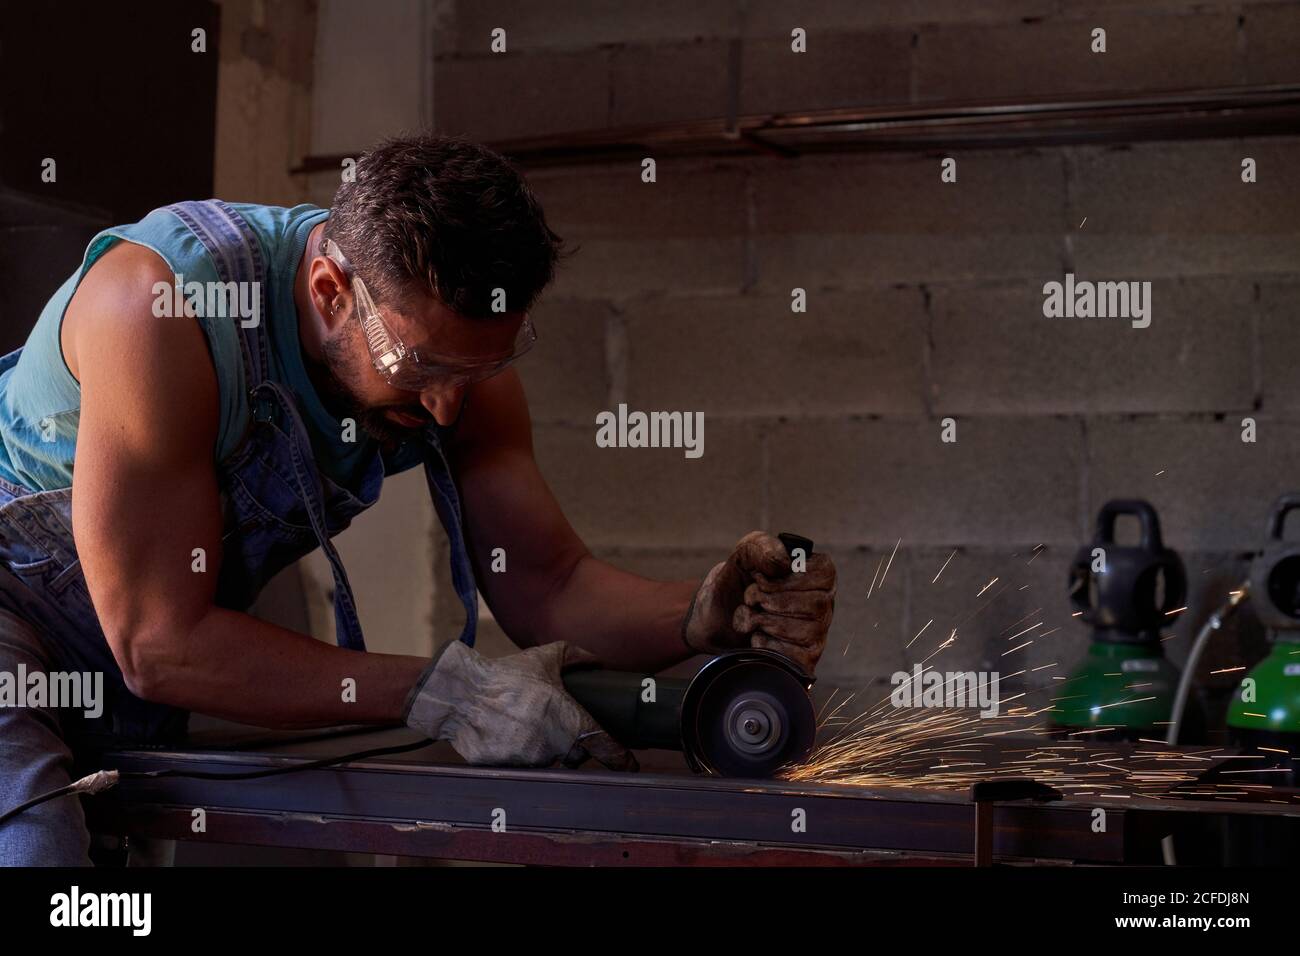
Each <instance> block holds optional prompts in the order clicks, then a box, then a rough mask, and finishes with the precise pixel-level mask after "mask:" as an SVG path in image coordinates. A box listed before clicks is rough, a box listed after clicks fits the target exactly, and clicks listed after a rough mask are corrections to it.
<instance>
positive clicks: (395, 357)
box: [324, 239, 537, 392]
mask: <svg viewBox="0 0 1300 956" xmlns="http://www.w3.org/2000/svg"><path fill="white" fill-rule="evenodd" d="M324 252H325V255H326V256H328V257H329V258H331V259H333V260H334V261H335V262H336V263H337V264H338V266H339V268H340V269H342V270H343V272H344V274H345V275H347V276H348V278H349V279H350V280H351V282H352V293H353V295H355V296H356V300H357V317H358V319H359V320H360V322H361V330H362V332H363V333H364V334H365V336H366V345H367V346H368V347H369V349H370V361H371V363H372V364H373V365H374V366H375V371H376V372H378V373H379V374H380V375H382V376H383V377H384V378H385V379H386V380H387V382H388V384H390V385H392V386H393V388H398V389H401V390H402V391H410V392H423V391H424V390H426V389H428V388H433V387H450V388H459V387H464V386H467V385H473V384H474V383H475V382H481V381H483V380H484V379H487V378H491V377H492V376H493V375H496V374H497V373H499V372H501V371H502V370H503V369H505V368H506V367H507V366H508V365H510V363H511V362H513V361H515V359H517V358H519V356H521V355H523V354H524V353H525V352H527V351H528V350H529V349H531V348H532V347H533V345H534V344H535V343H536V342H537V330H536V329H535V328H533V323H532V321H531V320H529V319H528V317H527V316H525V317H524V321H523V324H522V325H520V327H519V334H518V335H517V336H516V337H515V344H514V347H513V348H512V349H511V351H510V354H508V355H505V356H502V357H500V358H496V359H488V360H485V361H482V362H471V363H466V362H464V361H463V360H462V361H457V360H456V359H453V358H450V357H448V356H439V355H436V354H433V353H430V352H419V351H417V350H416V349H413V348H410V347H408V346H407V345H406V344H405V343H404V342H403V341H402V340H401V339H400V338H399V337H398V336H397V335H396V334H394V333H393V331H392V330H391V329H390V328H389V327H388V325H387V323H385V322H384V320H383V317H382V316H381V315H380V314H379V309H378V308H376V306H375V300H374V299H373V298H372V297H371V295H370V290H369V289H367V288H366V283H365V281H364V280H363V279H362V278H361V277H360V276H358V275H357V274H356V271H355V270H354V269H353V268H352V263H350V262H348V259H347V256H345V255H344V254H343V250H342V249H340V248H339V245H338V243H337V242H335V241H334V240H332V239H326V240H325V245H324Z"/></svg>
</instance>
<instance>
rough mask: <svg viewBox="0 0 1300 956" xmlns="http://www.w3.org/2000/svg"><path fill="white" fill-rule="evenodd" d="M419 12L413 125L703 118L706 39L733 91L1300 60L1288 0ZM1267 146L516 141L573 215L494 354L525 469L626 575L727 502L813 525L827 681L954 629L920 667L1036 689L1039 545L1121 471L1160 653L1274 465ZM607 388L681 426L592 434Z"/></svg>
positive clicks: (714, 527)
mask: <svg viewBox="0 0 1300 956" xmlns="http://www.w3.org/2000/svg"><path fill="white" fill-rule="evenodd" d="M440 9H441V20H440V22H441V23H442V24H443V29H442V30H441V31H440V32H439V34H438V36H437V37H436V45H437V49H438V58H437V61H436V69H435V125H436V127H437V128H438V129H440V130H441V131H444V132H448V133H459V134H464V135H469V136H473V137H477V138H480V139H484V140H488V141H491V140H493V139H509V138H513V137H517V136H525V135H533V134H541V133H558V132H564V131H566V130H575V129H589V128H595V127H602V126H619V125H625V124H637V123H645V122H667V121H672V120H682V119H692V118H702V117H718V116H721V115H723V114H724V112H725V104H726V102H727V97H728V95H730V94H729V91H728V84H729V79H728V76H729V74H728V69H729V63H731V62H734V59H733V58H734V57H735V56H736V55H737V50H739V57H740V59H739V62H740V70H741V72H740V86H739V97H740V111H741V112H742V113H746V112H767V111H780V110H795V109H817V108H823V107H832V106H848V105H854V106H860V105H870V104H873V103H909V102H911V103H928V102H936V101H940V100H946V99H960V100H964V101H966V100H996V99H1002V98H1023V97H1025V96H1028V95H1034V96H1049V95H1054V94H1056V95H1065V94H1091V93H1099V94H1100V93H1108V92H1119V91H1124V90H1130V89H1137V90H1147V91H1150V90H1160V89H1179V88H1195V87H1210V86H1231V85H1234V84H1243V83H1264V82H1272V83H1278V82H1295V81H1296V80H1297V79H1300V76H1298V75H1297V74H1300V59H1297V58H1296V57H1295V56H1294V52H1295V50H1296V49H1297V45H1296V42H1295V41H1296V39H1297V36H1300V4H1298V3H1254V2H1234V3H1213V2H1192V0H1187V2H1180V0H1168V2H1164V0H1160V2H1148V3H1141V4H1138V3H1128V2H1120V0H1114V2H1107V0H1090V2H1073V0H1071V2H1065V0H987V2H956V0H932V2H922V0H884V2H873V3H855V2H848V0H843V2H836V0H820V2H806V3H798V2H794V3H778V2H775V0H773V2H765V0H750V2H746V3H739V2H737V3H729V2H722V3H702V4H697V3H686V2H681V3H673V2H670V3H667V4H657V5H655V7H654V9H653V11H651V10H648V9H645V8H642V7H639V6H628V5H622V4H614V3H599V2H594V0H592V2H579V0H570V2H565V3H551V4H538V5H535V4H523V3H508V2H490V0H488V2H483V0H480V2H474V3H468V2H466V3H446V4H442V5H441V7H440ZM792 26H803V27H804V28H806V29H807V30H808V35H809V49H810V51H812V50H814V49H815V50H816V56H814V55H813V54H812V52H810V53H809V54H806V55H805V57H806V58H805V59H803V60H800V59H798V58H797V57H796V56H794V55H793V54H791V53H790V52H789V39H788V37H789V31H790V29H791V27H792ZM1093 26H1104V27H1105V28H1106V29H1107V32H1108V50H1109V52H1108V53H1107V54H1105V55H1104V56H1094V55H1093V54H1091V53H1089V51H1088V35H1089V31H1090V30H1091V29H1092V27H1093ZM496 27H501V28H503V29H505V30H506V31H507V42H508V50H509V52H507V53H505V54H498V55H494V54H491V53H489V52H488V43H489V39H490V37H489V34H490V31H491V30H492V29H493V28H496ZM946 155H951V156H953V157H955V158H956V159H957V163H958V181H957V182H956V183H943V182H941V181H940V160H941V158H942V157H943V156H946ZM1244 157H1252V158H1254V159H1255V160H1256V161H1257V164H1258V169H1259V178H1258V182H1256V183H1253V184H1245V183H1243V182H1242V180H1241V161H1242V159H1243V158H1244ZM1298 171H1300V137H1278V138H1266V139H1265V138H1261V139H1250V140H1215V141H1191V142H1186V141H1184V142H1161V143H1140V144H1132V145H1121V146H1076V147H1052V148H1035V149H1007V150H993V149H963V150H956V151H952V150H936V151H933V152H909V153H902V154H896V155H893V154H891V155H883V154H871V155H864V154H857V155H853V154H838V155H822V156H816V157H812V156H808V157H803V158H793V159H786V158H780V157H774V156H762V157H758V158H752V159H749V158H746V159H728V160H708V159H698V158H697V159H670V158H659V159H658V180H657V182H655V183H644V182H642V181H641V178H640V166H639V162H638V161H628V162H625V163H613V164H607V165H602V166H597V167H592V166H587V165H584V166H581V167H574V168H547V169H540V170H537V171H534V172H532V173H531V174H530V177H529V178H530V181H531V183H532V184H533V187H534V189H535V190H536V192H537V193H538V195H539V197H540V198H541V201H542V203H543V205H544V206H545V208H546V210H547V214H548V217H549V220H550V224H551V225H552V227H553V228H554V229H555V230H556V231H557V232H559V233H560V234H561V235H563V236H564V237H565V238H566V239H567V240H569V241H570V242H571V243H573V244H575V245H578V246H580V247H581V249H580V251H579V252H578V254H577V255H576V256H575V257H574V258H573V259H571V260H569V261H568V262H567V263H566V264H565V265H564V267H563V268H562V271H561V274H560V277H559V279H558V281H557V283H556V285H555V287H554V288H553V289H552V290H551V291H550V293H549V294H548V295H547V296H546V297H545V299H544V301H543V302H542V303H541V305H540V306H539V307H538V309H537V310H536V313H535V316H534V317H535V320H536V323H537V326H538V328H539V330H540V335H541V339H540V343H539V347H538V348H537V349H536V350H535V351H534V353H533V354H532V355H530V356H529V357H528V358H527V359H526V360H525V361H524V362H523V363H521V366H520V371H521V374H522V375H523V377H524V380H525V383H526V385H527V388H528V392H529V395H530V399H531V406H532V414H533V418H534V432H535V440H536V446H537V454H538V458H539V460H540V463H541V466H542V469H543V471H544V473H545V474H546V475H547V477H548V479H549V480H550V482H551V484H552V487H553V488H554V490H555V492H556V494H557V495H558V496H559V498H560V500H561V502H562V504H563V505H564V507H565V509H566V511H567V513H568V514H569V517H570V519H571V520H572V521H573V523H574V525H575V526H576V527H577V529H578V530H579V532H580V533H581V534H582V535H583V536H584V538H585V539H586V540H587V542H588V544H589V545H590V546H591V547H592V548H593V550H595V551H596V552H597V553H598V554H600V555H602V556H605V557H608V558H609V559H610V560H613V561H615V562H616V563H619V564H621V565H623V566H626V567H629V568H630V569H632V570H636V571H639V572H641V573H646V574H651V575H654V576H659V577H694V576H699V575H702V574H703V573H704V572H705V571H706V570H707V569H708V567H709V566H711V565H712V564H713V563H714V562H715V561H717V560H719V559H721V558H722V557H723V556H724V555H725V554H726V553H727V550H728V548H729V547H730V546H731V545H732V544H733V543H734V541H735V540H736V539H737V538H738V537H740V536H741V535H742V534H744V533H745V532H746V531H748V530H750V529H751V528H755V527H761V528H769V529H772V530H787V529H788V530H793V531H799V532H801V533H804V534H807V535H810V536H812V537H813V538H815V539H816V540H817V541H818V542H819V544H820V546H821V547H823V548H824V549H825V550H827V551H829V552H830V553H831V554H832V555H834V557H835V558H836V560H837V562H838V564H839V567H840V595H839V600H838V604H837V612H836V621H835V625H834V628H833V631H832V636H831V641H830V646H829V648H828V651H827V654H826V657H825V659H824V661H823V665H822V667H821V669H820V674H821V679H822V685H823V686H825V687H828V688H829V687H833V686H839V687H842V688H844V689H846V690H848V689H852V690H862V689H863V688H866V687H868V685H871V684H872V683H879V682H880V681H882V680H887V678H888V675H889V674H890V673H892V672H893V671H895V670H901V669H907V668H910V666H911V665H912V664H913V663H916V662H918V661H920V660H922V659H924V657H925V656H926V655H928V654H929V653H930V652H931V651H933V650H934V649H935V648H936V647H937V646H938V645H939V644H941V643H942V642H943V641H944V640H946V639H947V638H948V637H949V636H950V634H951V632H952V631H953V630H954V629H956V631H957V639H956V641H955V642H954V643H953V644H952V646H951V647H950V648H948V649H947V650H945V651H944V652H943V655H942V656H941V657H938V658H935V659H934V661H933V663H936V664H939V663H945V662H946V663H950V664H951V665H952V666H951V667H945V669H959V668H964V667H977V668H978V669H987V670H999V671H1001V672H1002V673H1003V674H1004V675H1005V674H1011V673H1016V672H1021V671H1023V672H1024V673H1022V674H1020V675H1019V676H1018V677H1016V680H1018V681H1020V682H1021V684H1023V686H1025V687H1029V688H1044V687H1048V686H1050V682H1051V677H1052V676H1053V675H1063V673H1064V671H1065V670H1066V669H1068V667H1069V666H1070V665H1071V664H1072V662H1073V661H1074V659H1075V658H1076V657H1077V656H1078V655H1079V654H1081V653H1082V651H1083V649H1084V646H1085V643H1086V638H1087V635H1086V633H1085V629H1084V628H1083V627H1082V626H1081V625H1079V624H1078V622H1077V621H1075V620H1074V619H1073V618H1072V617H1071V616H1070V608H1069V605H1068V602H1067V598H1066V591H1065V579H1066V569H1067V567H1068V564H1069V561H1070V559H1071V557H1072V555H1073V553H1074V551H1075V550H1076V549H1077V548H1078V547H1079V546H1080V545H1081V544H1083V543H1084V542H1085V541H1087V540H1088V539H1090V537H1091V534H1092V528H1093V522H1094V518H1095V514H1096V511H1097V509H1098V508H1099V507H1100V506H1101V505H1102V504H1103V503H1104V502H1105V501H1107V500H1108V499H1110V498H1112V497H1119V496H1124V497H1132V496H1140V497H1145V498H1148V499H1149V500H1151V501H1152V502H1153V503H1154V504H1155V505H1156V507H1157V509H1158V510H1159V512H1160V515H1161V518H1162V520H1163V523H1164V529H1165V536H1166V539H1167V541H1168V542H1170V543H1171V544H1172V545H1173V546H1174V547H1176V548H1178V549H1180V551H1181V552H1182V553H1183V555H1184V560H1185V562H1186V564H1187V568H1188V576H1189V579H1190V586H1191V589H1192V594H1191V596H1190V599H1189V602H1188V603H1189V611H1188V612H1187V613H1185V614H1184V615H1182V616H1181V617H1180V618H1178V619H1177V622H1176V625H1175V627H1174V628H1173V633H1174V637H1173V638H1172V639H1171V640H1170V641H1169V642H1168V643H1167V644H1166V646H1167V647H1168V648H1169V650H1170V652H1171V654H1172V656H1173V657H1174V658H1175V659H1180V658H1181V657H1182V656H1183V655H1184V654H1185V652H1186V646H1187V644H1188V642H1189V633H1190V631H1191V630H1192V629H1193V628H1194V627H1195V626H1197V625H1198V624H1199V623H1200V622H1201V621H1202V620H1204V618H1205V616H1207V615H1208V613H1209V612H1210V611H1211V610H1212V609H1213V607H1215V606H1216V605H1217V604H1218V603H1219V602H1220V600H1222V599H1223V598H1226V592H1227V590H1228V589H1229V588H1231V587H1232V586H1234V584H1235V582H1236V580H1237V575H1238V574H1239V572H1240V565H1239V562H1237V561H1236V558H1235V556H1236V554H1237V552H1239V551H1241V550H1243V549H1247V548H1250V547H1252V546H1253V545H1255V544H1256V542H1257V540H1258V537H1259V535H1260V533H1261V530H1262V527H1263V522H1264V517H1265V512H1266V509H1267V507H1268V505H1269V503H1270V502H1271V500H1272V499H1273V497H1274V496H1275V495H1277V494H1279V493H1281V492H1284V491H1288V490H1292V489H1295V488H1298V487H1300V451H1298V450H1297V449H1300V384H1297V383H1298V382H1300V377H1297V374H1296V372H1295V367H1294V363H1295V359H1294V354H1295V353H1294V351H1293V350H1294V347H1295V345H1296V344H1297V343H1296V342H1295V338H1296V336H1297V333H1296V332H1295V331H1294V330H1295V329H1296V327H1297V325H1296V319H1297V317H1298V315H1297V309H1298V307H1300V280H1297V278H1296V274H1295V273H1296V264H1297V263H1298V262H1300V208H1297V207H1298V206H1300V198H1298V197H1300V191H1297V189H1296V188H1295V176H1296V173H1297V172H1298ZM1066 272H1075V273H1076V274H1077V275H1078V276H1079V278H1081V279H1093V280H1099V281H1100V280H1138V281H1150V282H1151V283H1152V296H1153V321H1152V323H1151V326H1150V327H1149V328H1146V329H1136V328H1132V327H1130V324H1129V323H1128V322H1127V321H1124V320H1119V319H1055V320H1053V319H1047V318H1045V317H1044V316H1043V314H1042V301H1043V295H1042V286H1043V283H1045V282H1047V281H1051V280H1058V281H1059V280H1061V279H1062V277H1063V275H1064V274H1065V273H1066ZM795 288H800V289H804V290H806V293H807V297H808V307H807V312H806V313H801V314H800V313H792V311H791V308H790V302H791V292H792V290H793V289H795ZM620 402H627V403H628V404H629V406H630V407H631V408H634V409H641V410H646V411H650V410H682V411H688V410H689V411H702V412H704V413H705V453H704V456H703V457H702V458H700V459H698V460H688V459H686V458H684V456H683V455H682V453H681V451H680V450H667V449H599V448H597V447H596V445H595V440H594V436H595V424H594V422H595V416H596V414H597V413H598V412H600V411H603V410H608V409H614V408H616V407H617V405H618V404H619V403H620ZM1247 416H1250V417H1253V418H1254V419H1256V421H1257V426H1258V440H1257V442H1255V443H1254V444H1245V443H1243V442H1242V441H1241V431H1242V424H1241V421H1242V419H1243V418H1244V417H1247ZM947 417H951V418H953V419H954V420H955V421H956V427H957V441H956V442H955V443H950V444H949V443H943V442H941V440H940V431H941V424H940V423H941V420H942V419H944V418H947ZM886 566H887V567H888V572H887V573H885V572H884V568H885V567H886ZM941 568H942V573H939V572H940V569H941ZM936 576H937V580H936ZM882 577H883V583H882V581H881V578H882ZM1033 625H1038V626H1037V627H1034V626H1033ZM1025 628H1029V630H1028V631H1027V632H1026V633H1025V634H1024V635H1023V636H1018V632H1019V631H1021V630H1022V629H1025ZM1029 639H1033V640H1034V643H1033V644H1030V645H1027V646H1025V647H1023V648H1019V647H1018V645H1020V644H1023V643H1024V642H1025V641H1026V640H1029ZM1239 653H1240V651H1239V650H1234V648H1233V647H1225V648H1224V649H1221V650H1220V651H1219V652H1216V655H1215V657H1214V663H1215V666H1217V667H1226V666H1233V664H1234V663H1250V661H1248V660H1244V661H1239V660H1235V659H1234V654H1239ZM1053 665H1054V666H1053ZM877 689H878V688H877Z"/></svg>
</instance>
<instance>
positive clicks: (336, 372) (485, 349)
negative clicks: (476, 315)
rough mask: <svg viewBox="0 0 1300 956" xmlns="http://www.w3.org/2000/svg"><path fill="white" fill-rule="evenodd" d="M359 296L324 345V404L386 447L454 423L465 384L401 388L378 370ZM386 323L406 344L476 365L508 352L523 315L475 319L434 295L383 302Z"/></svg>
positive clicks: (342, 312)
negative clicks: (402, 306) (403, 305)
mask: <svg viewBox="0 0 1300 956" xmlns="http://www.w3.org/2000/svg"><path fill="white" fill-rule="evenodd" d="M356 308H357V306H356V298H355V296H351V295H349V296H346V297H345V303H344V305H343V306H342V308H340V309H339V312H338V316H336V318H338V317H342V321H341V322H338V323H336V324H335V326H334V328H333V329H332V330H331V332H330V333H329V334H328V336H327V337H326V338H325V340H324V342H323V343H322V345H321V352H322V355H323V357H324V360H325V366H326V372H327V378H328V381H327V383H326V385H325V387H326V389H327V390H328V392H329V394H328V395H327V396H325V399H326V401H327V402H328V403H329V404H330V405H331V406H332V407H334V408H335V409H336V410H338V411H340V412H341V413H342V415H343V416H347V417H351V418H354V419H356V422H357V425H358V426H359V427H360V428H361V429H362V431H364V432H366V434H368V435H370V436H371V437H372V438H374V439H375V440H377V441H379V442H380V443H381V444H382V445H384V446H392V445H396V444H397V443H399V442H402V441H404V440H406V439H410V438H414V437H417V436H418V435H419V434H420V432H422V431H423V430H424V428H425V427H426V426H427V425H428V424H429V423H430V422H433V421H436V422H438V424H440V425H451V424H453V423H454V422H455V421H456V419H457V417H458V416H459V415H460V409H461V406H462V405H463V404H464V401H465V391H466V387H465V386H463V385H461V386H451V385H441V386H432V387H430V388H428V389H426V390H424V391H423V392H414V391H407V390H404V389H397V388H394V387H393V386H391V385H389V384H388V381H387V379H386V378H385V377H384V376H383V375H381V374H380V373H379V372H378V371H376V370H375V367H374V364H373V362H372V360H371V356H370V349H369V347H368V346H367V345H366V337H365V334H364V333H363V332H362V329H361V322H360V321H359V319H358V317H357V314H356ZM379 310H380V313H381V314H382V316H383V320H384V324H385V325H387V326H388V328H389V330H390V331H391V332H392V333H393V334H394V335H396V336H398V337H399V338H400V339H401V340H402V342H403V343H404V344H405V345H406V346H407V348H410V349H414V350H415V351H416V352H418V353H419V354H420V355H421V356H422V357H423V356H430V357H433V356H436V357H437V359H438V360H439V361H440V362H443V363H446V364H448V365H455V366H472V365H475V364H477V363H482V362H485V361H490V360H492V359H494V358H497V357H500V356H502V355H506V354H509V352H510V350H511V348H512V346H513V344H514V340H515V336H516V335H517V334H518V332H519V326H520V324H521V323H522V322H523V319H524V316H523V314H522V313H508V314H503V315H501V316H499V317H498V316H494V317H492V318H486V319H469V318H465V317H464V316H461V315H457V314H456V313H455V312H453V311H451V310H450V309H448V308H446V307H445V306H443V305H442V304H441V303H438V302H436V301H434V300H432V299H425V300H424V301H422V302H421V303H420V304H419V305H418V307H416V308H414V309H410V310H404V311H401V312H399V311H397V310H396V309H395V308H393V307H391V306H388V307H385V306H380V307H379Z"/></svg>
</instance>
